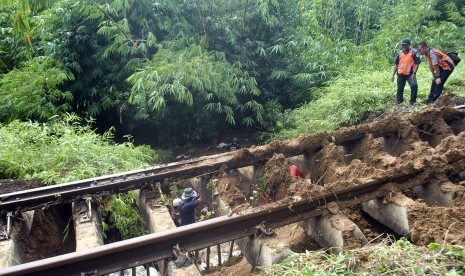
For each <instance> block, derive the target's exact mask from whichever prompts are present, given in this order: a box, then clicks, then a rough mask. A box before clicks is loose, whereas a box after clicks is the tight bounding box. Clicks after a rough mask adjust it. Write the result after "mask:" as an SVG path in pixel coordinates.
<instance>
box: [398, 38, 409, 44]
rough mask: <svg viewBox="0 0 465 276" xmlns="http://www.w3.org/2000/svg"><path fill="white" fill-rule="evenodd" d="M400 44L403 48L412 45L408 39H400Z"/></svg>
mask: <svg viewBox="0 0 465 276" xmlns="http://www.w3.org/2000/svg"><path fill="white" fill-rule="evenodd" d="M400 44H401V45H402V46H405V45H410V44H412V42H411V41H410V39H408V38H404V39H402V41H401V42H400Z"/></svg>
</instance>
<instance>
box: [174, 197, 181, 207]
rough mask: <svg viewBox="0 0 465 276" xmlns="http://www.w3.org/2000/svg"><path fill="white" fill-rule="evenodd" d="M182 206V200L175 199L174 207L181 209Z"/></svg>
mask: <svg viewBox="0 0 465 276" xmlns="http://www.w3.org/2000/svg"><path fill="white" fill-rule="evenodd" d="M181 204H182V199H180V198H175V199H174V200H173V206H174V207H179V206H181Z"/></svg>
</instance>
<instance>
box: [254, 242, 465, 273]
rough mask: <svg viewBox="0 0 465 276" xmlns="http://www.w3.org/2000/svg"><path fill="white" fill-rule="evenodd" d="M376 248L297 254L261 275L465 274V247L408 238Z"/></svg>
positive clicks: (373, 246)
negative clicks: (421, 243)
mask: <svg viewBox="0 0 465 276" xmlns="http://www.w3.org/2000/svg"><path fill="white" fill-rule="evenodd" d="M388 242H389V241H388V240H383V241H382V242H381V243H379V244H376V245H368V246H365V247H363V248H359V249H354V250H347V251H343V252H342V253H340V254H339V255H331V254H327V253H325V252H324V251H314V252H306V253H303V254H295V255H293V256H291V257H289V258H287V259H285V260H284V261H282V262H281V263H279V264H276V265H274V266H272V267H270V268H267V269H265V270H264V271H261V272H259V273H257V274H258V275H267V276H271V275H289V276H290V275H463V273H465V248H464V247H462V246H458V245H448V246H444V247H443V246H441V245H438V244H430V246H429V247H428V248H426V247H418V246H415V245H413V244H411V243H410V242H409V241H407V240H406V239H405V238H401V239H400V240H398V241H396V242H394V243H393V244H392V245H390V246H387V244H388Z"/></svg>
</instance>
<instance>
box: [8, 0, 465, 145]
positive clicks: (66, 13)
mask: <svg viewBox="0 0 465 276" xmlns="http://www.w3.org/2000/svg"><path fill="white" fill-rule="evenodd" d="M3 2H6V5H3V7H1V9H0V30H1V33H2V36H1V37H0V53H1V59H0V74H1V75H0V76H1V79H0V120H1V122H3V123H9V122H11V121H13V120H16V119H19V120H33V121H39V122H47V121H48V120H49V118H51V117H52V116H55V115H58V116H62V115H64V114H66V113H67V112H72V113H75V114H77V115H78V116H80V117H82V118H87V119H88V118H94V121H93V122H94V125H93V126H94V127H96V128H98V130H99V131H100V132H104V131H106V130H108V129H109V128H111V127H113V128H115V131H116V133H115V134H116V137H117V138H119V137H122V136H123V135H127V134H131V135H132V136H134V137H135V139H136V142H139V141H140V142H145V143H150V144H152V145H162V146H166V145H170V144H171V145H172V144H180V143H185V142H189V141H198V140H202V139H213V140H214V139H215V138H216V137H217V136H218V134H219V133H222V132H225V131H228V130H230V129H232V128H236V129H237V128H241V127H244V126H245V127H252V128H253V129H254V130H258V131H262V132H265V133H276V132H278V131H282V130H284V131H286V129H287V130H290V129H294V128H295V127H297V126H299V124H301V123H303V122H301V120H305V121H307V120H310V121H314V120H317V119H316V118H314V116H313V114H314V113H316V115H318V114H325V115H326V114H328V113H327V112H328V111H329V110H330V111H331V113H334V112H337V113H339V114H340V115H338V117H339V118H337V119H336V120H332V119H331V120H329V121H328V122H326V121H322V122H318V123H316V125H315V127H314V126H311V127H308V129H309V130H313V129H314V130H313V131H318V130H321V129H325V128H326V127H327V126H326V124H327V123H329V124H330V129H332V128H334V127H337V126H339V125H343V124H350V123H354V122H357V121H359V120H360V118H362V117H363V116H366V114H367V112H371V111H373V110H379V109H382V108H383V107H384V106H385V105H386V104H390V103H391V102H392V101H391V99H392V98H393V94H394V89H395V88H394V85H393V84H391V83H390V82H388V80H389V78H388V76H389V70H390V66H391V65H392V63H393V59H394V56H395V53H396V51H398V49H399V44H398V43H399V41H400V40H401V39H402V38H405V37H409V38H410V39H412V41H413V42H414V44H415V43H418V42H419V41H423V40H426V41H427V42H428V43H430V44H431V45H432V46H434V47H438V48H440V49H453V50H459V51H461V50H463V48H464V45H463V42H464V36H465V30H464V25H465V17H464V9H463V6H464V4H465V1H464V0H461V1H445V0H423V1H411V0H410V1H407V0H390V1H375V0H350V1H343V0H327V1H319V0H316V1H301V0H280V1H278V0H241V1H223V0H209V1H185V0H170V1H164V0H161V1H153V0H138V1H135V0H107V1H102V0H84V1H76V0H73V1H70V0H56V1H52V0H48V1H43V0H42V1H39V0H4V1H3ZM422 70H424V71H427V67H426V66H423V68H422ZM458 74H459V73H456V74H455V75H458ZM426 78H428V76H426ZM361 84H362V85H361ZM349 87H350V88H349ZM373 89H375V90H373ZM420 89H423V90H424V91H427V89H428V83H427V82H425V83H424V85H421V86H420ZM424 93H425V92H424ZM333 94H337V95H336V96H334V95H333ZM315 103H316V107H313V108H312V106H315ZM312 104H313V105H312ZM334 107H335V108H334ZM296 108H298V110H299V111H297V113H295V112H293V111H292V110H294V109H296ZM328 109H329V110H328ZM303 110H311V111H310V112H308V111H307V113H306V114H305V118H300V117H299V116H303V114H302V112H304V111H303ZM304 113H305V112H304ZM295 114H300V115H295Z"/></svg>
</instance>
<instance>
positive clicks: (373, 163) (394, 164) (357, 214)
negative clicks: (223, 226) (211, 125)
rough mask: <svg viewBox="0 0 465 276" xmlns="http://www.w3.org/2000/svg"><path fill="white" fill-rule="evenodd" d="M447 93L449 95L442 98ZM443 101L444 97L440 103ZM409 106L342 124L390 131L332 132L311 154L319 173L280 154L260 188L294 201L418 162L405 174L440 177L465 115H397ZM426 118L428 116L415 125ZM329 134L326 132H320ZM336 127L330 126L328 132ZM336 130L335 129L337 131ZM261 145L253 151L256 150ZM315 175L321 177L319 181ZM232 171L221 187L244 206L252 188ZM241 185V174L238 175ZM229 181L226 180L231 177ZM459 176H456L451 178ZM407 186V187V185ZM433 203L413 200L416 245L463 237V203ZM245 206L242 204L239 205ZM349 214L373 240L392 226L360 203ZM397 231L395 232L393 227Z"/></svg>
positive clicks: (455, 151) (459, 141)
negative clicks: (293, 172) (302, 173)
mask: <svg viewBox="0 0 465 276" xmlns="http://www.w3.org/2000/svg"><path fill="white" fill-rule="evenodd" d="M444 101H446V99H444ZM442 104H443V103H442V102H440V103H438V105H442ZM402 112H404V111H403V110H401V111H399V112H397V113H395V112H394V113H392V114H388V115H385V117H384V118H383V119H382V120H380V121H379V122H378V121H377V122H373V123H371V124H368V125H357V126H353V127H349V128H343V129H341V130H339V131H337V135H338V136H337V137H344V135H346V136H350V135H351V134H352V133H357V132H368V133H383V131H384V130H385V128H386V126H387V127H389V128H392V133H388V134H386V135H384V136H381V137H374V136H372V135H368V136H366V137H364V138H360V139H359V140H351V142H349V143H346V144H343V145H340V146H337V145H336V144H334V143H332V142H331V140H330V139H328V140H325V141H324V142H323V148H322V149H321V150H320V151H319V152H317V153H316V154H314V155H313V157H312V158H313V159H312V161H311V164H312V167H311V168H310V169H309V173H310V177H311V179H312V180H314V181H313V183H312V184H309V183H308V181H306V180H303V179H300V178H291V177H290V176H289V169H288V167H289V163H288V162H287V161H286V159H285V158H284V156H283V155H281V154H276V155H274V156H273V157H272V158H271V159H269V161H268V162H267V163H266V164H265V166H264V174H263V175H262V177H261V178H260V180H259V181H258V183H257V184H256V186H254V190H258V191H259V192H262V193H264V195H262V197H261V199H262V200H263V199H266V198H271V201H274V202H281V203H286V202H292V201H294V200H298V199H300V198H303V199H305V198H308V199H311V198H312V197H314V196H318V195H319V194H322V193H324V192H335V191H338V190H341V189H347V188H349V187H356V186H358V185H360V183H361V182H363V181H362V180H370V179H371V180H376V179H390V178H395V177H396V176H398V175H401V174H409V173H411V174H412V175H415V174H414V172H416V170H417V169H418V168H424V169H425V172H424V173H422V174H421V175H420V176H415V177H414V178H412V179H410V180H407V181H414V182H415V183H418V185H420V184H424V183H438V175H437V174H438V173H439V174H442V173H443V172H444V173H445V172H446V171H447V170H448V169H450V166H449V164H448V162H449V161H448V160H454V159H455V158H457V157H460V156H462V157H463V156H464V155H465V148H464V146H463V145H465V132H464V131H463V130H464V129H465V125H464V124H465V122H464V120H463V119H462V120H461V121H459V122H458V124H457V122H454V123H453V124H454V126H452V123H451V125H448V124H446V123H445V122H444V121H443V120H442V117H441V112H443V113H444V112H452V111H448V110H447V108H446V110H439V109H438V108H436V107H429V108H426V109H423V110H421V111H420V112H417V113H414V114H412V115H406V116H399V115H400V114H402ZM418 118H421V120H422V121H423V122H426V123H423V124H420V125H416V124H415V123H413V122H415V121H418ZM321 135H327V134H321ZM330 135H331V134H330ZM335 136H336V135H335ZM317 138H318V135H313V136H301V137H299V138H298V139H296V140H292V141H281V142H273V143H271V144H269V145H266V146H262V148H260V149H258V148H254V147H252V148H250V149H248V151H250V152H247V153H244V152H243V151H238V152H237V153H234V154H237V155H238V156H239V155H242V156H244V155H247V154H256V152H257V151H267V150H273V149H279V148H285V147H288V146H289V145H295V144H296V143H297V144H299V145H301V146H302V147H303V148H305V147H306V143H314V142H315V139H317ZM254 150H255V151H254ZM315 180H316V181H315ZM233 182H234V181H232V180H231V179H230V177H226V176H224V177H223V178H221V177H220V180H219V183H223V185H220V187H222V188H221V189H222V190H221V191H220V194H222V195H227V196H226V197H227V203H228V205H230V207H232V209H234V210H235V211H242V210H244V208H245V207H243V206H244V204H245V206H247V204H248V203H249V202H248V198H249V194H244V193H243V192H242V191H243V188H237V187H234V185H233V184H232V183H233ZM239 182H241V183H242V184H241V186H242V187H243V186H244V184H243V182H244V181H243V180H240V181H239ZM225 183H227V185H226V184H225ZM453 184H458V183H453ZM386 189H388V190H389V192H391V193H393V194H395V193H399V192H400V191H398V190H396V188H395V185H390V186H389V185H387V186H384V187H383V188H382V189H381V190H380V191H379V193H380V195H381V194H386ZM406 192H407V193H408V192H409V191H406ZM454 197H455V198H463V189H458V190H457V192H456V193H455V195H454ZM430 205H431V206H428V205H426V206H425V207H418V206H415V208H414V207H412V208H411V209H410V210H411V212H412V213H411V215H410V219H411V220H412V223H411V233H410V234H411V238H412V241H413V242H414V243H416V244H418V245H424V244H428V243H430V242H437V243H442V242H443V241H444V240H447V242H448V243H453V244H461V245H465V233H463V232H462V231H460V229H463V228H464V227H465V223H464V220H463V218H462V216H461V215H460V214H463V211H465V210H463V208H462V206H454V207H449V208H446V207H440V206H438V205H437V203H436V204H435V203H430ZM238 206H241V207H240V208H237V207H238ZM343 212H344V213H345V215H346V216H347V217H349V218H351V219H352V220H353V221H354V222H356V223H357V225H358V226H359V228H361V231H362V232H363V233H364V234H365V235H366V237H367V238H368V240H370V239H374V238H376V237H378V236H380V235H382V234H383V231H388V232H389V229H387V228H385V227H382V226H381V227H380V226H377V225H376V222H375V221H373V220H370V219H367V218H366V215H365V214H363V213H362V212H361V210H360V209H359V208H348V209H345V210H344V211H343ZM391 233H392V232H391Z"/></svg>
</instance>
